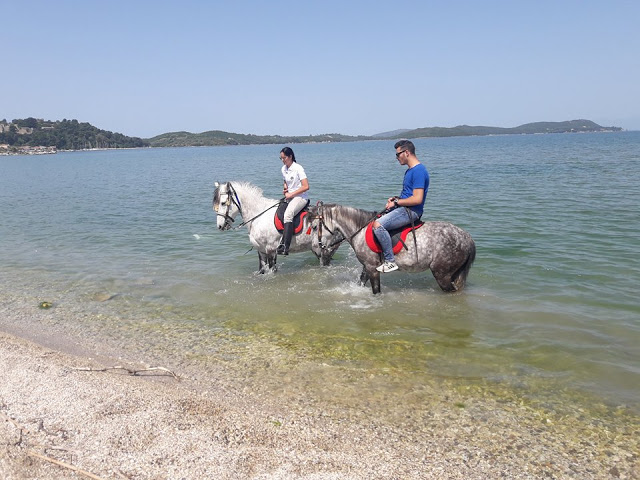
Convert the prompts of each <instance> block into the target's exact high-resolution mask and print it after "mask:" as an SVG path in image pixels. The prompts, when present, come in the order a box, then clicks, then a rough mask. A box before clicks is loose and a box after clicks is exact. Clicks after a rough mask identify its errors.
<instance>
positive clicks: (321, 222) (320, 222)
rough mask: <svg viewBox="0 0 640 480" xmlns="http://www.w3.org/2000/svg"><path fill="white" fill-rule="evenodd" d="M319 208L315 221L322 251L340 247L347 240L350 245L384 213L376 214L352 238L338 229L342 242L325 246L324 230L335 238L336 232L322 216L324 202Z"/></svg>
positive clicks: (318, 205)
mask: <svg viewBox="0 0 640 480" xmlns="http://www.w3.org/2000/svg"><path fill="white" fill-rule="evenodd" d="M317 207H318V213H317V215H316V216H315V219H318V228H317V231H318V245H319V246H320V248H321V249H322V250H327V249H329V248H332V247H335V246H336V245H340V244H341V243H342V242H344V241H345V240H347V242H348V243H351V240H353V237H355V236H356V235H357V234H358V233H360V232H361V231H362V230H363V229H364V228H366V227H367V225H368V224H369V223H370V222H372V221H373V220H375V219H376V218H377V217H379V216H380V215H381V213H383V212H374V213H373V216H372V217H371V219H370V220H369V221H367V222H366V223H365V224H364V226H362V227H360V228H359V229H358V230H356V231H355V232H354V233H353V235H351V236H350V237H346V236H345V234H344V233H342V232H341V231H339V230H338V229H336V231H337V232H338V233H339V234H340V236H341V237H342V238H341V239H340V240H337V241H333V242H331V244H329V245H324V244H323V243H322V228H323V227H324V228H326V229H327V231H328V232H329V233H330V234H331V235H332V236H335V232H333V231H332V230H331V229H330V228H329V227H328V226H327V224H326V223H325V221H324V215H323V214H322V207H323V203H322V201H319V202H318V203H317Z"/></svg>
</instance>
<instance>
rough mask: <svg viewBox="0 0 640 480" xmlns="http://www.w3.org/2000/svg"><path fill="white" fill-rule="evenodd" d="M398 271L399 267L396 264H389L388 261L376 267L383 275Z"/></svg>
mask: <svg viewBox="0 0 640 480" xmlns="http://www.w3.org/2000/svg"><path fill="white" fill-rule="evenodd" d="M397 269H398V265H396V264H395V263H394V262H387V261H386V260H385V261H384V263H383V264H382V265H380V266H379V267H376V270H377V271H379V272H382V273H389V272H393V271H395V270H397Z"/></svg>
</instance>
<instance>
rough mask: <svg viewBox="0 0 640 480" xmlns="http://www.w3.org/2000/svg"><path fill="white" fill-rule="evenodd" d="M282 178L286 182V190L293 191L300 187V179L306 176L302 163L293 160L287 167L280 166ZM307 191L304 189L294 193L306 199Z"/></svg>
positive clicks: (307, 196)
mask: <svg viewBox="0 0 640 480" xmlns="http://www.w3.org/2000/svg"><path fill="white" fill-rule="evenodd" d="M282 178H284V181H285V183H286V184H287V190H288V191H289V192H292V193H293V192H295V191H296V190H298V189H299V188H300V187H302V180H304V179H305V178H307V174H306V173H304V168H302V165H298V163H297V162H293V163H292V164H291V167H289V168H287V166H286V165H283V166H282ZM308 193H309V192H308V191H306V192H303V193H301V194H300V195H296V197H301V198H304V199H305V200H306V199H308V198H309V195H308Z"/></svg>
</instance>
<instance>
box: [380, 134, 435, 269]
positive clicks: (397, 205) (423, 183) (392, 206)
mask: <svg viewBox="0 0 640 480" xmlns="http://www.w3.org/2000/svg"><path fill="white" fill-rule="evenodd" d="M394 148H395V149H396V159H397V160H398V163H400V165H406V166H407V171H406V172H405V173H404V179H403V181H402V193H400V196H399V197H391V198H389V199H388V200H387V204H386V205H385V211H386V212H387V213H385V214H384V215H382V216H381V217H380V218H378V219H377V220H376V221H374V222H373V233H374V234H375V236H376V238H377V239H378V242H379V243H380V247H381V248H382V253H383V256H384V262H383V263H382V265H380V266H379V267H377V268H376V270H378V271H379V272H382V273H387V272H393V271H394V270H397V269H398V265H397V264H396V261H395V256H394V255H393V245H392V244H391V236H390V235H389V230H393V229H396V228H400V227H403V226H405V225H410V224H412V223H415V222H417V221H418V220H420V217H421V216H422V212H423V210H424V202H425V200H426V198H427V191H428V190H429V172H428V171H427V167H425V166H424V165H423V164H422V163H420V161H419V160H418V157H416V147H415V145H414V144H413V142H411V141H409V140H400V141H399V142H397V143H396V144H395V145H394Z"/></svg>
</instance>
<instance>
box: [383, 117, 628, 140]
mask: <svg viewBox="0 0 640 480" xmlns="http://www.w3.org/2000/svg"><path fill="white" fill-rule="evenodd" d="M620 130H622V128H619V127H601V126H600V125H598V124H597V123H594V122H592V121H591V120H570V121H567V122H536V123H526V124H524V125H520V126H519V127H513V128H501V127H472V126H469V125H460V126H457V127H451V128H446V127H427V128H416V129H415V130H409V131H406V132H403V133H401V134H399V135H396V136H394V137H392V138H422V137H463V136H473V135H518V134H520V135H522V134H536V133H576V132H618V131H620Z"/></svg>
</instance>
